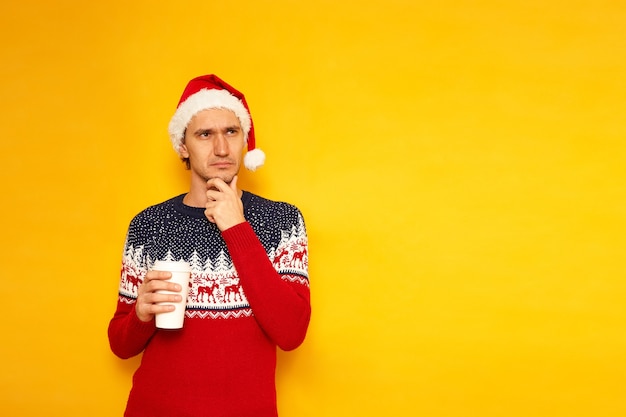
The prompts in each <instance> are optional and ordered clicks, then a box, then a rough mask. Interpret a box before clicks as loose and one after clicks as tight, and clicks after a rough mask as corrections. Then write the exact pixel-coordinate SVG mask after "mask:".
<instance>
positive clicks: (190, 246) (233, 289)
mask: <svg viewBox="0 0 626 417" xmlns="http://www.w3.org/2000/svg"><path fill="white" fill-rule="evenodd" d="M183 197H184V194H183V195H179V196H177V197H174V198H172V199H170V200H168V201H165V202H163V203H161V204H157V205H155V206H151V207H149V208H147V209H145V210H144V211H142V212H141V213H139V214H138V215H137V216H135V218H133V220H132V221H131V224H130V226H129V229H128V233H127V236H126V241H125V244H124V252H123V256H122V269H121V279H120V287H119V300H120V301H121V302H123V303H128V304H133V303H135V302H136V299H137V290H138V287H139V285H140V284H141V283H142V282H143V278H144V277H145V275H146V273H147V272H148V271H149V270H150V269H151V268H152V266H153V265H154V263H155V262H156V261H157V260H181V259H182V260H185V261H187V262H189V264H190V265H191V279H190V282H189V295H188V297H187V309H186V313H185V314H186V316H187V317H188V318H200V319H205V318H210V319H216V318H237V317H242V316H250V315H252V311H251V309H250V306H249V304H248V300H247V299H246V295H245V293H244V291H243V288H242V286H241V285H240V283H239V276H238V274H237V270H236V269H235V267H234V265H233V263H232V260H231V258H230V255H229V253H228V250H227V248H226V244H225V242H224V240H223V238H222V236H221V232H220V231H219V229H218V228H217V226H216V225H215V224H213V223H211V222H209V221H208V220H207V219H206V217H205V216H204V209H202V208H195V207H190V206H186V205H184V204H183ZM242 202H243V205H244V216H245V218H246V220H247V221H248V222H249V223H250V225H251V226H252V228H253V229H254V231H255V233H256V234H257V236H258V238H259V240H260V241H261V244H262V245H263V247H264V248H265V251H266V253H267V256H268V258H269V259H270V261H271V262H272V264H273V266H274V268H275V269H276V271H277V272H278V273H279V274H281V277H282V279H284V280H289V281H291V282H296V283H300V284H302V285H306V286H308V285H309V282H308V251H307V247H308V242H307V234H306V228H305V225H304V220H303V217H302V215H301V213H300V211H299V210H298V209H297V208H296V207H295V206H292V205H290V204H287V203H282V202H275V201H270V200H267V199H265V198H262V197H259V196H257V195H255V194H252V193H249V192H246V191H244V192H243V195H242Z"/></svg>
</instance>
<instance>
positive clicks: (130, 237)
mask: <svg viewBox="0 0 626 417" xmlns="http://www.w3.org/2000/svg"><path fill="white" fill-rule="evenodd" d="M137 224H138V221H137V217H135V219H133V221H132V222H131V224H130V226H129V229H128V233H127V236H126V241H125V243H124V253H123V257H122V268H121V272H120V285H119V296H118V301H117V308H116V310H115V314H114V315H113V318H112V319H111V321H110V322H109V328H108V336H109V345H110V347H111V350H112V351H113V353H115V354H116V355H117V356H119V357H120V358H122V359H127V358H130V357H133V356H135V355H138V354H139V353H141V352H142V351H143V350H144V348H145V347H146V345H147V344H148V342H149V340H150V338H151V337H152V336H153V335H154V333H155V332H156V325H155V322H154V319H153V320H151V321H149V322H143V321H141V320H139V317H137V313H136V311H135V304H136V302H137V296H138V293H137V291H138V289H139V285H141V283H142V282H143V278H144V276H145V274H146V272H147V265H146V260H145V254H144V252H143V248H144V246H143V242H144V241H145V238H144V237H141V236H140V235H139V233H140V232H141V228H140V227H138V225H137Z"/></svg>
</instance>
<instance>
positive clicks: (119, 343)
mask: <svg viewBox="0 0 626 417" xmlns="http://www.w3.org/2000/svg"><path fill="white" fill-rule="evenodd" d="M155 332H156V326H155V323H154V319H153V320H151V321H149V322H143V321H141V320H139V318H138V317H137V314H136V312H135V303H134V302H129V301H128V300H126V299H125V298H124V297H123V296H120V298H119V301H118V302H117V310H116V311H115V314H114V315H113V318H112V319H111V321H110V322H109V329H108V335H109V345H110V346H111V350H112V351H113V353H115V355H117V356H118V357H120V358H122V359H128V358H131V357H133V356H136V355H138V354H140V353H141V352H142V351H143V350H144V348H145V347H146V345H147V344H148V341H149V340H150V338H151V337H152V336H153V335H154V333H155Z"/></svg>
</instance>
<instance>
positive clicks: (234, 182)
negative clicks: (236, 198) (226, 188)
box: [229, 175, 237, 193]
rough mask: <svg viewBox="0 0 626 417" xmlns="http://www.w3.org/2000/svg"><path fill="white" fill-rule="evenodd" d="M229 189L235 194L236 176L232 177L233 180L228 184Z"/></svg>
mask: <svg viewBox="0 0 626 417" xmlns="http://www.w3.org/2000/svg"><path fill="white" fill-rule="evenodd" d="M229 185H230V189H231V190H233V191H234V192H235V193H237V175H235V176H234V177H233V180H232V181H231V182H230V184H229Z"/></svg>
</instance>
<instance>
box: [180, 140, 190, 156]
mask: <svg viewBox="0 0 626 417" xmlns="http://www.w3.org/2000/svg"><path fill="white" fill-rule="evenodd" d="M178 153H179V154H180V156H182V157H183V158H189V152H188V151H187V146H186V145H185V144H184V143H181V144H180V146H179V148H178Z"/></svg>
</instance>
